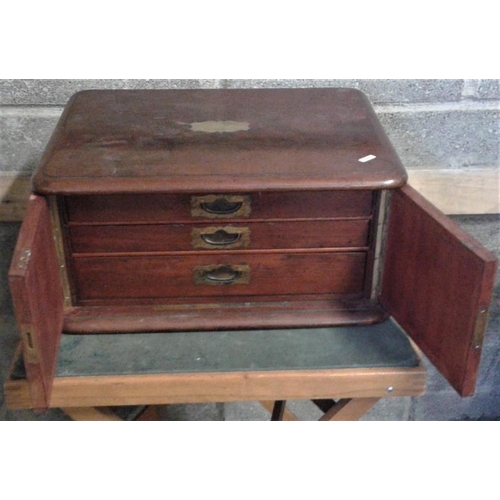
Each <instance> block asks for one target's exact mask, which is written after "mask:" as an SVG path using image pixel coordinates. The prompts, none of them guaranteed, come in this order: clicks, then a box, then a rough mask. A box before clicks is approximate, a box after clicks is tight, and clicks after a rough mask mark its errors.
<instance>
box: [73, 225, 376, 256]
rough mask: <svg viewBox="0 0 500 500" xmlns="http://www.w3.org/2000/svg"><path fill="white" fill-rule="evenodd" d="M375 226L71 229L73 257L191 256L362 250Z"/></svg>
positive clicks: (175, 226)
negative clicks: (215, 252)
mask: <svg viewBox="0 0 500 500" xmlns="http://www.w3.org/2000/svg"><path fill="white" fill-rule="evenodd" d="M369 226H370V221H369V220H366V219H359V220H327V221H324V220H318V221H311V222H299V221H297V222H248V223H246V224H218V225H214V224H213V223H204V224H200V223H198V224H158V225H150V224H140V225H105V226H93V225H89V226H80V225H79V226H71V227H70V230H69V232H70V238H71V248H72V251H73V252H74V253H113V252H176V251H189V250H227V249H250V250H251V249H273V248H275V249H288V248H335V247H336V248H341V247H350V248H359V247H366V245H367V244H368V230H369Z"/></svg>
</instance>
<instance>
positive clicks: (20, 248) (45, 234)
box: [9, 195, 64, 408]
mask: <svg viewBox="0 0 500 500" xmlns="http://www.w3.org/2000/svg"><path fill="white" fill-rule="evenodd" d="M9 285H10V290H11V294H12V300H13V303H14V310H15V315H16V321H17V326H18V329H19V333H20V334H21V338H22V341H23V356H24V361H25V365H26V371H27V375H28V382H29V389H30V394H31V398H32V402H33V405H34V407H35V408H44V407H47V405H48V401H49V399H50V393H51V387H52V378H53V375H54V369H55V363H56V358H57V350H58V345H59V339H60V336H61V332H62V324H63V303H64V297H63V292H62V286H61V280H60V276H59V265H58V259H57V255H56V249H55V245H54V239H53V233H52V223H51V217H50V213H49V208H48V205H47V201H46V199H45V198H43V197H40V196H34V195H33V196H32V197H31V199H30V203H29V205H28V210H27V213H26V218H25V220H24V222H23V225H22V228H21V232H20V234H19V239H18V241H17V245H16V248H15V250H14V256H13V259H12V263H11V266H10V270H9Z"/></svg>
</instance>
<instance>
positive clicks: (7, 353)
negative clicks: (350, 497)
mask: <svg viewBox="0 0 500 500" xmlns="http://www.w3.org/2000/svg"><path fill="white" fill-rule="evenodd" d="M453 219H454V220H455V221H456V222H457V223H458V224H459V225H460V226H462V227H463V228H464V229H465V230H466V231H468V232H469V233H470V234H472V235H473V236H474V237H475V238H476V239H478V240H479V241H480V242H482V243H483V245H485V246H486V247H487V248H488V249H490V250H492V251H493V252H495V253H496V255H497V256H500V216H498V215H481V216H455V217H453ZM19 227H20V225H19V224H16V223H0V282H1V283H2V284H3V286H2V287H1V289H0V384H1V388H0V420H69V418H68V417H67V416H66V415H65V414H64V413H63V412H62V411H60V410H57V409H54V410H50V411H47V412H44V413H35V412H33V411H29V410H23V411H14V410H9V409H7V408H6V407H5V402H4V397H3V389H2V388H3V382H4V380H5V376H6V374H7V370H8V366H9V364H10V361H11V359H12V356H13V353H14V349H15V347H16V345H17V342H18V338H17V332H16V329H15V324H14V320H13V311H12V303H11V299H10V294H9V290H8V287H7V286H6V283H7V279H6V278H7V270H8V267H9V264H10V260H11V257H12V251H13V248H14V245H15V242H16V239H17V234H18V231H19ZM499 298H500V280H499V277H498V276H497V280H496V286H495V295H494V299H493V304H492V306H491V312H490V321H489V325H488V330H487V333H486V337H485V342H484V346H483V355H482V358H481V364H480V370H479V378H478V385H477V389H476V393H475V395H474V396H473V397H470V398H460V397H459V396H458V395H457V394H456V393H455V392H454V391H453V389H451V387H450V386H449V385H448V383H447V382H446V381H445V380H444V379H443V377H442V376H441V375H440V374H439V373H438V372H437V371H436V370H435V369H434V368H433V366H432V365H431V364H430V363H429V362H428V361H426V360H424V361H425V363H426V366H427V369H428V384H427V391H426V394H425V395H424V396H422V397H419V398H386V399H384V400H381V401H379V402H378V403H377V404H376V405H375V406H374V408H373V409H372V410H370V411H369V412H368V413H367V414H366V415H365V416H364V417H363V420H499V419H500V302H499ZM289 405H290V409H292V411H294V413H296V415H297V416H298V417H299V418H301V419H303V420H317V419H318V418H319V417H320V416H321V413H320V411H319V410H318V409H317V408H316V407H315V406H314V405H313V404H312V403H311V402H310V401H292V402H290V403H289ZM132 410H133V409H126V408H122V409H121V412H122V415H124V416H126V415H127V414H131V413H132ZM160 413H161V417H162V419H164V420H269V413H267V412H266V411H265V410H264V409H263V407H262V406H261V405H260V404H259V403H258V402H245V403H228V404H221V403H217V404H215V403H214V404H198V405H171V406H169V407H164V408H162V409H161V412H160Z"/></svg>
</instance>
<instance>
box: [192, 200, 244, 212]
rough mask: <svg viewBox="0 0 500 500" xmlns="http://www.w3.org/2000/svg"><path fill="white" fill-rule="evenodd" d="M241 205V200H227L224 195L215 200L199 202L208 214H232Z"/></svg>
mask: <svg viewBox="0 0 500 500" xmlns="http://www.w3.org/2000/svg"><path fill="white" fill-rule="evenodd" d="M242 205H243V202H242V201H229V200H228V199H226V198H224V197H221V198H217V199H216V200H215V201H208V202H202V203H200V207H201V209H202V210H205V212H207V213H209V214H216V215H230V214H234V213H235V212H237V211H238V210H239V209H240V208H241V207H242Z"/></svg>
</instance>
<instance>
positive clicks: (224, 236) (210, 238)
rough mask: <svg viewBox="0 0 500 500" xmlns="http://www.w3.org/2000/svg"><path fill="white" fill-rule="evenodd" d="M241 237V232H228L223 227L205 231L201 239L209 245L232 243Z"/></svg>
mask: <svg viewBox="0 0 500 500" xmlns="http://www.w3.org/2000/svg"><path fill="white" fill-rule="evenodd" d="M240 238H241V233H228V232H226V231H225V230H224V229H219V230H218V231H215V232H214V233H205V234H202V235H201V239H202V240H203V241H204V242H205V243H208V244H209V245H215V246H225V245H233V244H234V243H236V242H237V241H238V240H239V239H240Z"/></svg>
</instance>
